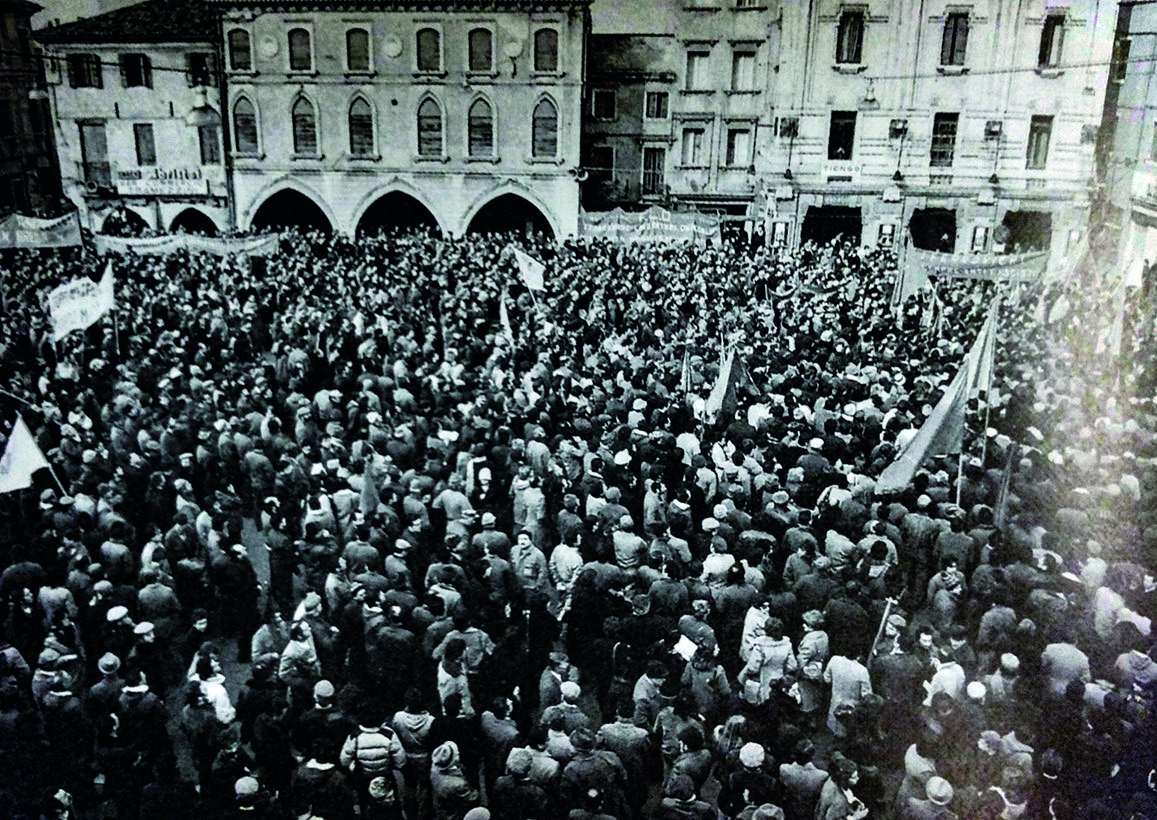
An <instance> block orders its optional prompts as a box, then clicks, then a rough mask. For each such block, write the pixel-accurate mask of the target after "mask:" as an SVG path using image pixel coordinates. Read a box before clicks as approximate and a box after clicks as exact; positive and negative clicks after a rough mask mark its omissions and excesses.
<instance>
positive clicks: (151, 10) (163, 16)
mask: <svg viewBox="0 0 1157 820" xmlns="http://www.w3.org/2000/svg"><path fill="white" fill-rule="evenodd" d="M217 36H218V28H217V9H216V8H214V7H213V6H212V5H211V4H209V3H206V2H204V0H145V2H143V3H136V4H134V5H131V6H125V7H124V8H119V9H115V10H114V11H109V12H105V13H104V14H98V15H96V16H95V17H86V18H84V19H83V20H77V21H76V22H75V23H66V24H65V25H63V26H53V27H52V28H46V29H41V30H39V31H35V32H33V34H32V37H33V39H35V40H36V41H37V42H40V43H45V44H51V43H78V44H81V43H83V44H99V43H206V42H214V41H216V39H217Z"/></svg>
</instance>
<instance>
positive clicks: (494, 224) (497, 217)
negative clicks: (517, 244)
mask: <svg viewBox="0 0 1157 820" xmlns="http://www.w3.org/2000/svg"><path fill="white" fill-rule="evenodd" d="M466 232H467V233H508V232H510V233H522V234H526V233H541V234H544V235H546V236H547V237H550V238H553V237H554V229H553V228H551V226H550V220H549V219H547V218H546V215H545V214H543V212H542V211H541V210H539V209H538V207H537V206H536V205H534V204H533V203H531V202H529V201H527V200H526V199H523V198H522V197H520V196H519V195H518V194H502V195H501V196H497V197H495V198H494V199H492V200H490V201H489V202H487V203H486V204H485V205H483V206H482V207H481V208H480V209H479V210H478V213H476V214H475V215H474V218H473V219H471V220H470V224H469V225H468V226H467V227H466Z"/></svg>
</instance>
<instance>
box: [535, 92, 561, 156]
mask: <svg viewBox="0 0 1157 820" xmlns="http://www.w3.org/2000/svg"><path fill="white" fill-rule="evenodd" d="M532 130H533V132H534V133H533V134H532V145H531V153H532V155H533V156H535V157H548V158H551V157H554V156H555V155H557V154H558V113H557V112H556V111H555V108H554V105H553V104H552V103H551V102H550V100H541V101H540V102H539V103H538V105H536V106H535V107H534V122H533V125H532Z"/></svg>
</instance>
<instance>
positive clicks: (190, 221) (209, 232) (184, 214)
mask: <svg viewBox="0 0 1157 820" xmlns="http://www.w3.org/2000/svg"><path fill="white" fill-rule="evenodd" d="M178 231H183V232H185V233H195V234H201V235H203V236H216V235H217V225H216V224H215V223H214V222H213V220H212V219H210V218H209V217H207V216H205V214H203V213H201V212H200V211H198V210H197V209H196V208H186V209H185V210H183V211H181V212H180V213H179V214H177V216H176V217H175V218H174V219H173V221H172V223H171V224H170V225H169V232H170V233H177V232H178Z"/></svg>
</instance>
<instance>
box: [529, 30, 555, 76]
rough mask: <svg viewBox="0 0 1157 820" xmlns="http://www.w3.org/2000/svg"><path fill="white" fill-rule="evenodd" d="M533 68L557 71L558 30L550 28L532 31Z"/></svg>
mask: <svg viewBox="0 0 1157 820" xmlns="http://www.w3.org/2000/svg"><path fill="white" fill-rule="evenodd" d="M534 70H535V71H546V72H550V71H558V32H557V31H555V30H554V29H552V28H540V29H539V30H538V31H536V32H535V33H534Z"/></svg>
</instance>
